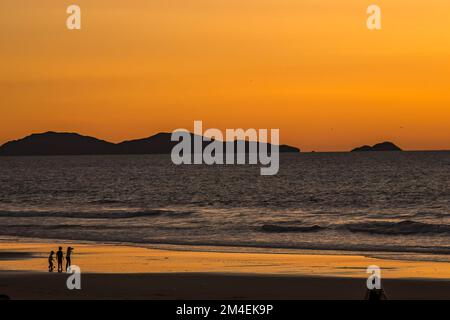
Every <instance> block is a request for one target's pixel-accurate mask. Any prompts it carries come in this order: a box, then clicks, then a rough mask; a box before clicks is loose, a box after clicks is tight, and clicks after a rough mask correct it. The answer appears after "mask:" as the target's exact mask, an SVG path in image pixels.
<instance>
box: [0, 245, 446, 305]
mask: <svg viewBox="0 0 450 320" xmlns="http://www.w3.org/2000/svg"><path fill="white" fill-rule="evenodd" d="M69 245H70V246H72V247H75V254H74V256H73V264H75V265H78V266H79V267H80V268H81V271H82V290H72V291H71V290H68V289H67V288H66V284H65V282H66V279H67V277H68V275H67V274H65V273H62V274H57V273H48V272H46V270H47V256H48V252H49V251H50V250H55V251H56V249H57V246H58V245H57V244H56V245H53V244H49V243H31V242H30V243H25V242H20V243H19V242H0V294H6V295H8V296H10V297H11V298H12V299H362V298H363V297H364V293H365V290H366V289H365V283H366V278H367V276H368V274H367V273H366V268H367V267H368V266H369V265H377V266H379V267H380V268H381V270H382V279H383V286H384V287H385V290H386V292H387V295H388V297H389V298H391V299H450V264H449V263H446V262H427V261H401V260H387V259H376V258H368V257H364V256H357V255H353V256H352V255H317V254H266V253H224V252H200V251H199V252H196V251H175V250H157V249H148V248H142V247H130V246H120V245H96V244H79V243H67V242H65V243H63V244H62V246H63V247H64V249H65V248H66V247H67V246H69Z"/></svg>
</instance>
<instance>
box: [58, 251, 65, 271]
mask: <svg viewBox="0 0 450 320" xmlns="http://www.w3.org/2000/svg"><path fill="white" fill-rule="evenodd" d="M63 259H64V254H63V252H62V247H59V250H58V252H56V260H58V272H62V271H63Z"/></svg>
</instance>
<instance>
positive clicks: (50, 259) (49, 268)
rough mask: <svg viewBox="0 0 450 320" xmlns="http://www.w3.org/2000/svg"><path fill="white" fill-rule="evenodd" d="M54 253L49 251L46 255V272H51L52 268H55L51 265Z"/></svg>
mask: <svg viewBox="0 0 450 320" xmlns="http://www.w3.org/2000/svg"><path fill="white" fill-rule="evenodd" d="M54 254H55V251H53V250H52V251H51V252H50V255H49V256H48V272H53V269H55V266H54V265H53V255H54Z"/></svg>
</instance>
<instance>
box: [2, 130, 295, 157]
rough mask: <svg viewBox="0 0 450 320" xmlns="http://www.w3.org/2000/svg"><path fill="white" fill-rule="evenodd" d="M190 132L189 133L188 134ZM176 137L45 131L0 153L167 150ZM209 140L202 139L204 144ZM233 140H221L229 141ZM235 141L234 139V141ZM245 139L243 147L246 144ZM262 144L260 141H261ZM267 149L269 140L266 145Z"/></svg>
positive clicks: (282, 149) (285, 148)
mask: <svg viewBox="0 0 450 320" xmlns="http://www.w3.org/2000/svg"><path fill="white" fill-rule="evenodd" d="M193 136H194V135H193V134H191V138H192V137H193ZM177 143H178V142H177V141H171V133H166V132H161V133H158V134H156V135H153V136H150V137H148V138H143V139H136V140H129V141H123V142H120V143H112V142H108V141H105V140H100V139H97V138H94V137H89V136H83V135H80V134H78V133H60V132H45V133H38V134H32V135H29V136H27V137H25V138H23V139H19V140H14V141H9V142H7V143H5V144H4V145H2V146H1V147H0V156H53V155H55V156H56V155H107V154H108V155H109V154H110V155H115V154H170V153H171V151H172V148H173V147H174V146H175V145H176V144H177ZM209 143H211V142H206V141H205V142H203V148H205V147H206V146H207V145H208V144H209ZM229 143H233V142H226V143H225V142H224V148H225V144H229ZM234 143H235V144H236V141H235V142H234ZM250 143H256V142H248V141H245V144H246V148H245V149H246V151H248V150H249V144H250ZM261 144H262V143H261ZM267 149H268V150H271V144H268V145H267ZM224 150H225V149H224ZM279 150H280V152H283V153H285V152H294V153H298V152H300V149H298V148H296V147H292V146H288V145H280V149H279Z"/></svg>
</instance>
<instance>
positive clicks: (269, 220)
mask: <svg viewBox="0 0 450 320" xmlns="http://www.w3.org/2000/svg"><path fill="white" fill-rule="evenodd" d="M259 173H260V171H259V166H258V165H244V166H242V165H239V166H236V165H235V166H232V165H228V166H227V165H222V166H207V165H186V166H175V165H173V164H172V163H171V160H170V156H169V155H144V156H134V155H133V156H131V155H130V156H68V157H0V236H14V237H32V238H41V239H68V240H69V239H70V240H79V241H80V240H83V241H87V240H88V241H98V242H118V243H128V244H130V243H131V244H138V245H165V244H170V245H188V246H198V245H200V246H219V247H224V246H227V247H233V248H235V249H236V250H244V249H245V250H246V251H252V250H255V251H256V250H258V251H269V252H270V251H274V250H280V249H286V250H288V249H289V250H291V249H293V250H299V249H311V250H319V251H321V250H327V251H328V250H333V252H334V251H338V252H342V253H345V252H365V253H368V254H378V255H383V254H388V255H393V256H398V257H401V256H407V257H412V258H419V257H425V256H426V257H428V258H430V257H431V259H433V257H435V258H436V259H439V260H445V261H449V260H450V153H449V152H403V153H398V152H392V153H390V152H386V153H384V152H380V153H309V154H282V155H281V163H280V171H279V174H278V175H276V176H261V175H260V174H259ZM257 248H258V249H257Z"/></svg>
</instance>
